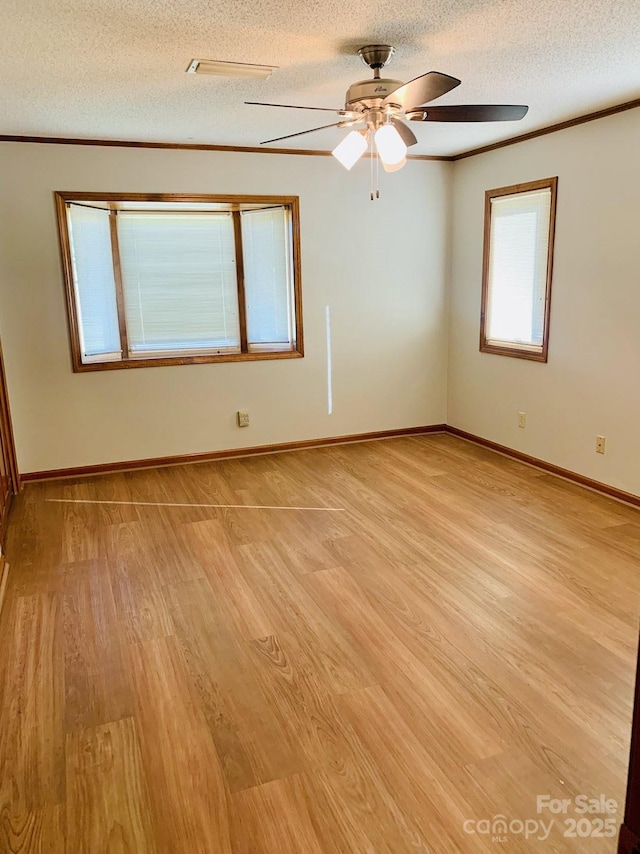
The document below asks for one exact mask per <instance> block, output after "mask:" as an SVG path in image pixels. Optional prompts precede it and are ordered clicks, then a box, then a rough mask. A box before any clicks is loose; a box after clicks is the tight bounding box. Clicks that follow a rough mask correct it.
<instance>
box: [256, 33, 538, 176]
mask: <svg viewBox="0 0 640 854" xmlns="http://www.w3.org/2000/svg"><path fill="white" fill-rule="evenodd" d="M394 53H395V48H393V47H391V45H388V44H373V45H366V46H365V47H361V48H360V49H359V50H358V54H359V56H360V58H361V59H362V61H363V62H364V64H365V65H368V66H369V68H371V69H372V70H373V79H372V80H359V81H358V82H357V83H354V84H353V85H352V86H350V87H349V89H348V90H347V94H346V98H345V106H344V109H341V110H332V109H330V108H328V107H299V106H295V105H293V104H265V103H263V102H261V101H245V103H246V104H252V105H256V106H261V107H285V108H288V109H292V110H319V111H323V112H329V113H336V114H337V115H338V116H339V119H340V120H339V121H338V122H335V123H333V124H329V125H321V126H320V127H316V128H311V129H310V130H303V131H299V132H298V133H290V134H287V135H286V136H279V137H276V138H275V139H267V140H265V141H264V142H262V143H260V144H261V145H268V144H269V143H271V142H281V141H282V140H284V139H292V138H293V137H296V136H303V135H304V134H307V133H315V132H316V131H319V130H325V129H326V128H331V127H339V128H348V127H351V128H354V129H353V130H352V131H351V132H350V133H349V134H348V135H347V136H346V137H345V138H344V139H343V140H342V141H341V142H340V143H339V144H338V145H337V146H336V147H335V148H334V150H333V151H332V154H333V155H334V157H335V158H336V159H337V160H338V161H339V162H340V163H341V164H342V165H343V166H344V167H345V168H346V169H351V168H352V167H353V166H354V165H355V163H357V162H358V160H359V159H360V158H361V157H362V155H363V154H364V153H365V151H366V150H367V148H369V147H371V154H372V155H374V154H377V155H378V157H379V159H380V161H381V162H382V165H383V168H384V169H385V171H387V172H395V171H396V170H398V169H401V168H402V167H403V166H404V164H405V163H406V162H407V158H406V156H407V149H408V148H409V147H410V146H412V145H415V144H416V142H417V141H418V140H417V138H416V136H415V134H414V133H413V131H412V130H411V128H410V127H409V125H408V124H406V121H407V120H408V121H411V122H504V121H518V120H519V119H522V118H524V116H525V115H526V114H527V111H528V109H529V108H528V107H525V106H517V105H504V104H471V105H466V106H459V105H455V106H444V107H442V106H440V107H439V106H436V107H431V106H426V105H428V104H429V103H430V102H431V101H434V100H435V99H436V98H439V97H440V96H441V95H445V94H446V93H447V92H450V91H451V90H452V89H455V87H456V86H459V85H460V83H461V81H460V80H458V79H457V78H456V77H450V76H449V75H448V74H440V73H439V72H438V71H429V72H428V73H427V74H422V75H421V76H420V77H416V78H415V79H414V80H410V81H409V82H408V83H403V82H402V81H401V80H392V79H390V78H386V77H380V69H381V68H384V66H385V65H387V64H388V63H389V62H390V61H391V59H392V57H393V55H394ZM374 147H375V150H374Z"/></svg>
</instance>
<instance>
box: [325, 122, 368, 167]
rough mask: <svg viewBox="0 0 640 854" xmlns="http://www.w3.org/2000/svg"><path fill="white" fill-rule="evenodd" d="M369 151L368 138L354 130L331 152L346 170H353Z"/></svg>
mask: <svg viewBox="0 0 640 854" xmlns="http://www.w3.org/2000/svg"><path fill="white" fill-rule="evenodd" d="M366 150H367V140H366V138H365V137H364V136H363V135H362V134H361V133H360V132H359V131H357V130H352V131H351V133H348V134H347V135H346V136H345V138H344V139H343V140H342V141H341V142H339V143H338V145H336V147H335V148H334V149H333V151H332V152H331V153H332V154H333V156H334V157H335V158H336V160H337V161H338V163H341V164H342V165H343V166H344V168H345V169H351V168H352V167H353V166H355V164H356V163H357V162H358V160H360V158H361V157H362V155H363V154H364V153H365V151H366Z"/></svg>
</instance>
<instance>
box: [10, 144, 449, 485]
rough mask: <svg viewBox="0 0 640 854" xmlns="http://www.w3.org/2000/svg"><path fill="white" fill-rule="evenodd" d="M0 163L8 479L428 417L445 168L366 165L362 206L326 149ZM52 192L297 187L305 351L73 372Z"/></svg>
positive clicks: (442, 410) (32, 156) (26, 153)
mask: <svg viewBox="0 0 640 854" xmlns="http://www.w3.org/2000/svg"><path fill="white" fill-rule="evenodd" d="M0 158H1V159H0V282H1V283H2V285H1V287H0V337H1V338H2V343H3V348H4V354H5V362H6V370H7V378H8V385H9V393H10V399H11V407H12V414H13V422H14V428H15V436H16V444H17V451H18V460H19V466H20V470H21V471H22V472H29V471H41V470H45V469H54V468H66V467H73V466H84V465H91V464H96V463H105V462H114V461H120V460H132V459H140V458H146V457H158V456H166V455H173V454H185V453H197V452H203V451H211V450H218V449H224V448H235V447H246V446H249V445H261V444H266V443H278V442H287V441H294V440H303V439H314V438H319V437H323V436H336V435H343V434H348V433H359V432H368V431H374V430H386V429H392V428H399V427H412V426H419V425H424V424H435V423H442V422H444V421H445V418H446V331H447V330H446V318H445V285H446V282H445V279H446V225H447V215H448V200H449V189H450V187H449V182H450V170H451V167H450V165H449V164H443V163H436V162H417V161H415V162H410V163H409V164H408V166H407V167H406V168H405V169H404V170H403V171H402V172H401V173H396V174H393V175H390V176H386V175H384V174H383V175H382V177H381V188H382V198H381V199H380V201H378V202H375V203H372V202H370V201H369V196H368V168H367V167H368V164H364V163H363V164H359V165H358V167H356V168H355V169H354V170H353V172H352V173H346V172H345V171H344V170H343V169H342V168H341V167H340V166H339V165H338V164H337V163H335V161H334V160H333V158H327V157H300V156H279V155H272V156H269V155H261V154H255V155H253V154H239V153H218V152H194V151H170V150H169V151H168V150H154V149H134V148H99V147H84V146H63V145H39V144H37V145H33V144H20V143H2V144H0ZM54 190H88V191H93V190H95V191H123V192H208V193H239V194H241V193H245V194H269V193H271V194H283V195H299V196H300V203H301V227H302V228H301V230H302V273H303V276H302V287H303V305H304V331H305V350H306V355H305V357H304V358H303V359H295V360H294V359H292V360H283V361H271V362H246V363H227V364H212V365H211V364H210V365H185V366H176V367H170V368H140V369H136V370H121V371H105V372H98V373H85V374H74V373H72V371H71V363H70V353H69V341H68V334H67V321H66V313H65V306H64V294H63V285H62V277H61V268H60V256H59V249H58V239H57V231H56V221H55V214H54V202H53V191H54ZM326 305H330V307H331V316H332V321H333V328H332V337H333V365H334V373H333V397H334V413H333V415H331V416H329V415H328V414H327V388H326V370H325V363H326V351H325V306H326ZM245 408H246V409H248V410H249V412H250V415H251V426H250V427H249V428H248V429H242V430H240V429H238V428H237V427H236V426H235V411H236V410H237V409H245Z"/></svg>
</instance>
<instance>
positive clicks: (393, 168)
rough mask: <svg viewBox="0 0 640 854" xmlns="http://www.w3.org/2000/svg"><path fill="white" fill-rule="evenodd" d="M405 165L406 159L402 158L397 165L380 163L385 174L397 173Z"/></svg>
mask: <svg viewBox="0 0 640 854" xmlns="http://www.w3.org/2000/svg"><path fill="white" fill-rule="evenodd" d="M406 165H407V158H406V157H403V158H402V160H400V161H399V162H398V163H393V164H388V163H385V162H384V160H383V161H382V168H383V169H384V171H385V172H397V171H398V170H399V169H402V167H403V166H406Z"/></svg>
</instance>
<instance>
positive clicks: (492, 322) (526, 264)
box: [486, 188, 551, 349]
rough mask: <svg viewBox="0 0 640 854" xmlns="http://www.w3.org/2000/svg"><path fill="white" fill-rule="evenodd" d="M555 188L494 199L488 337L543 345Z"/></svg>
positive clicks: (491, 339)
mask: <svg viewBox="0 0 640 854" xmlns="http://www.w3.org/2000/svg"><path fill="white" fill-rule="evenodd" d="M550 214H551V190H550V189H549V188H544V189H542V190H533V191H530V192H525V193H516V194H514V195H509V196H504V197H497V198H493V199H492V200H491V240H490V249H489V276H488V302H487V319H486V323H487V338H488V339H489V340H490V341H492V342H507V343H513V344H525V345H530V346H531V347H532V348H535V349H541V348H542V344H543V335H544V316H545V294H546V286H547V260H548V253H549V222H550Z"/></svg>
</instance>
